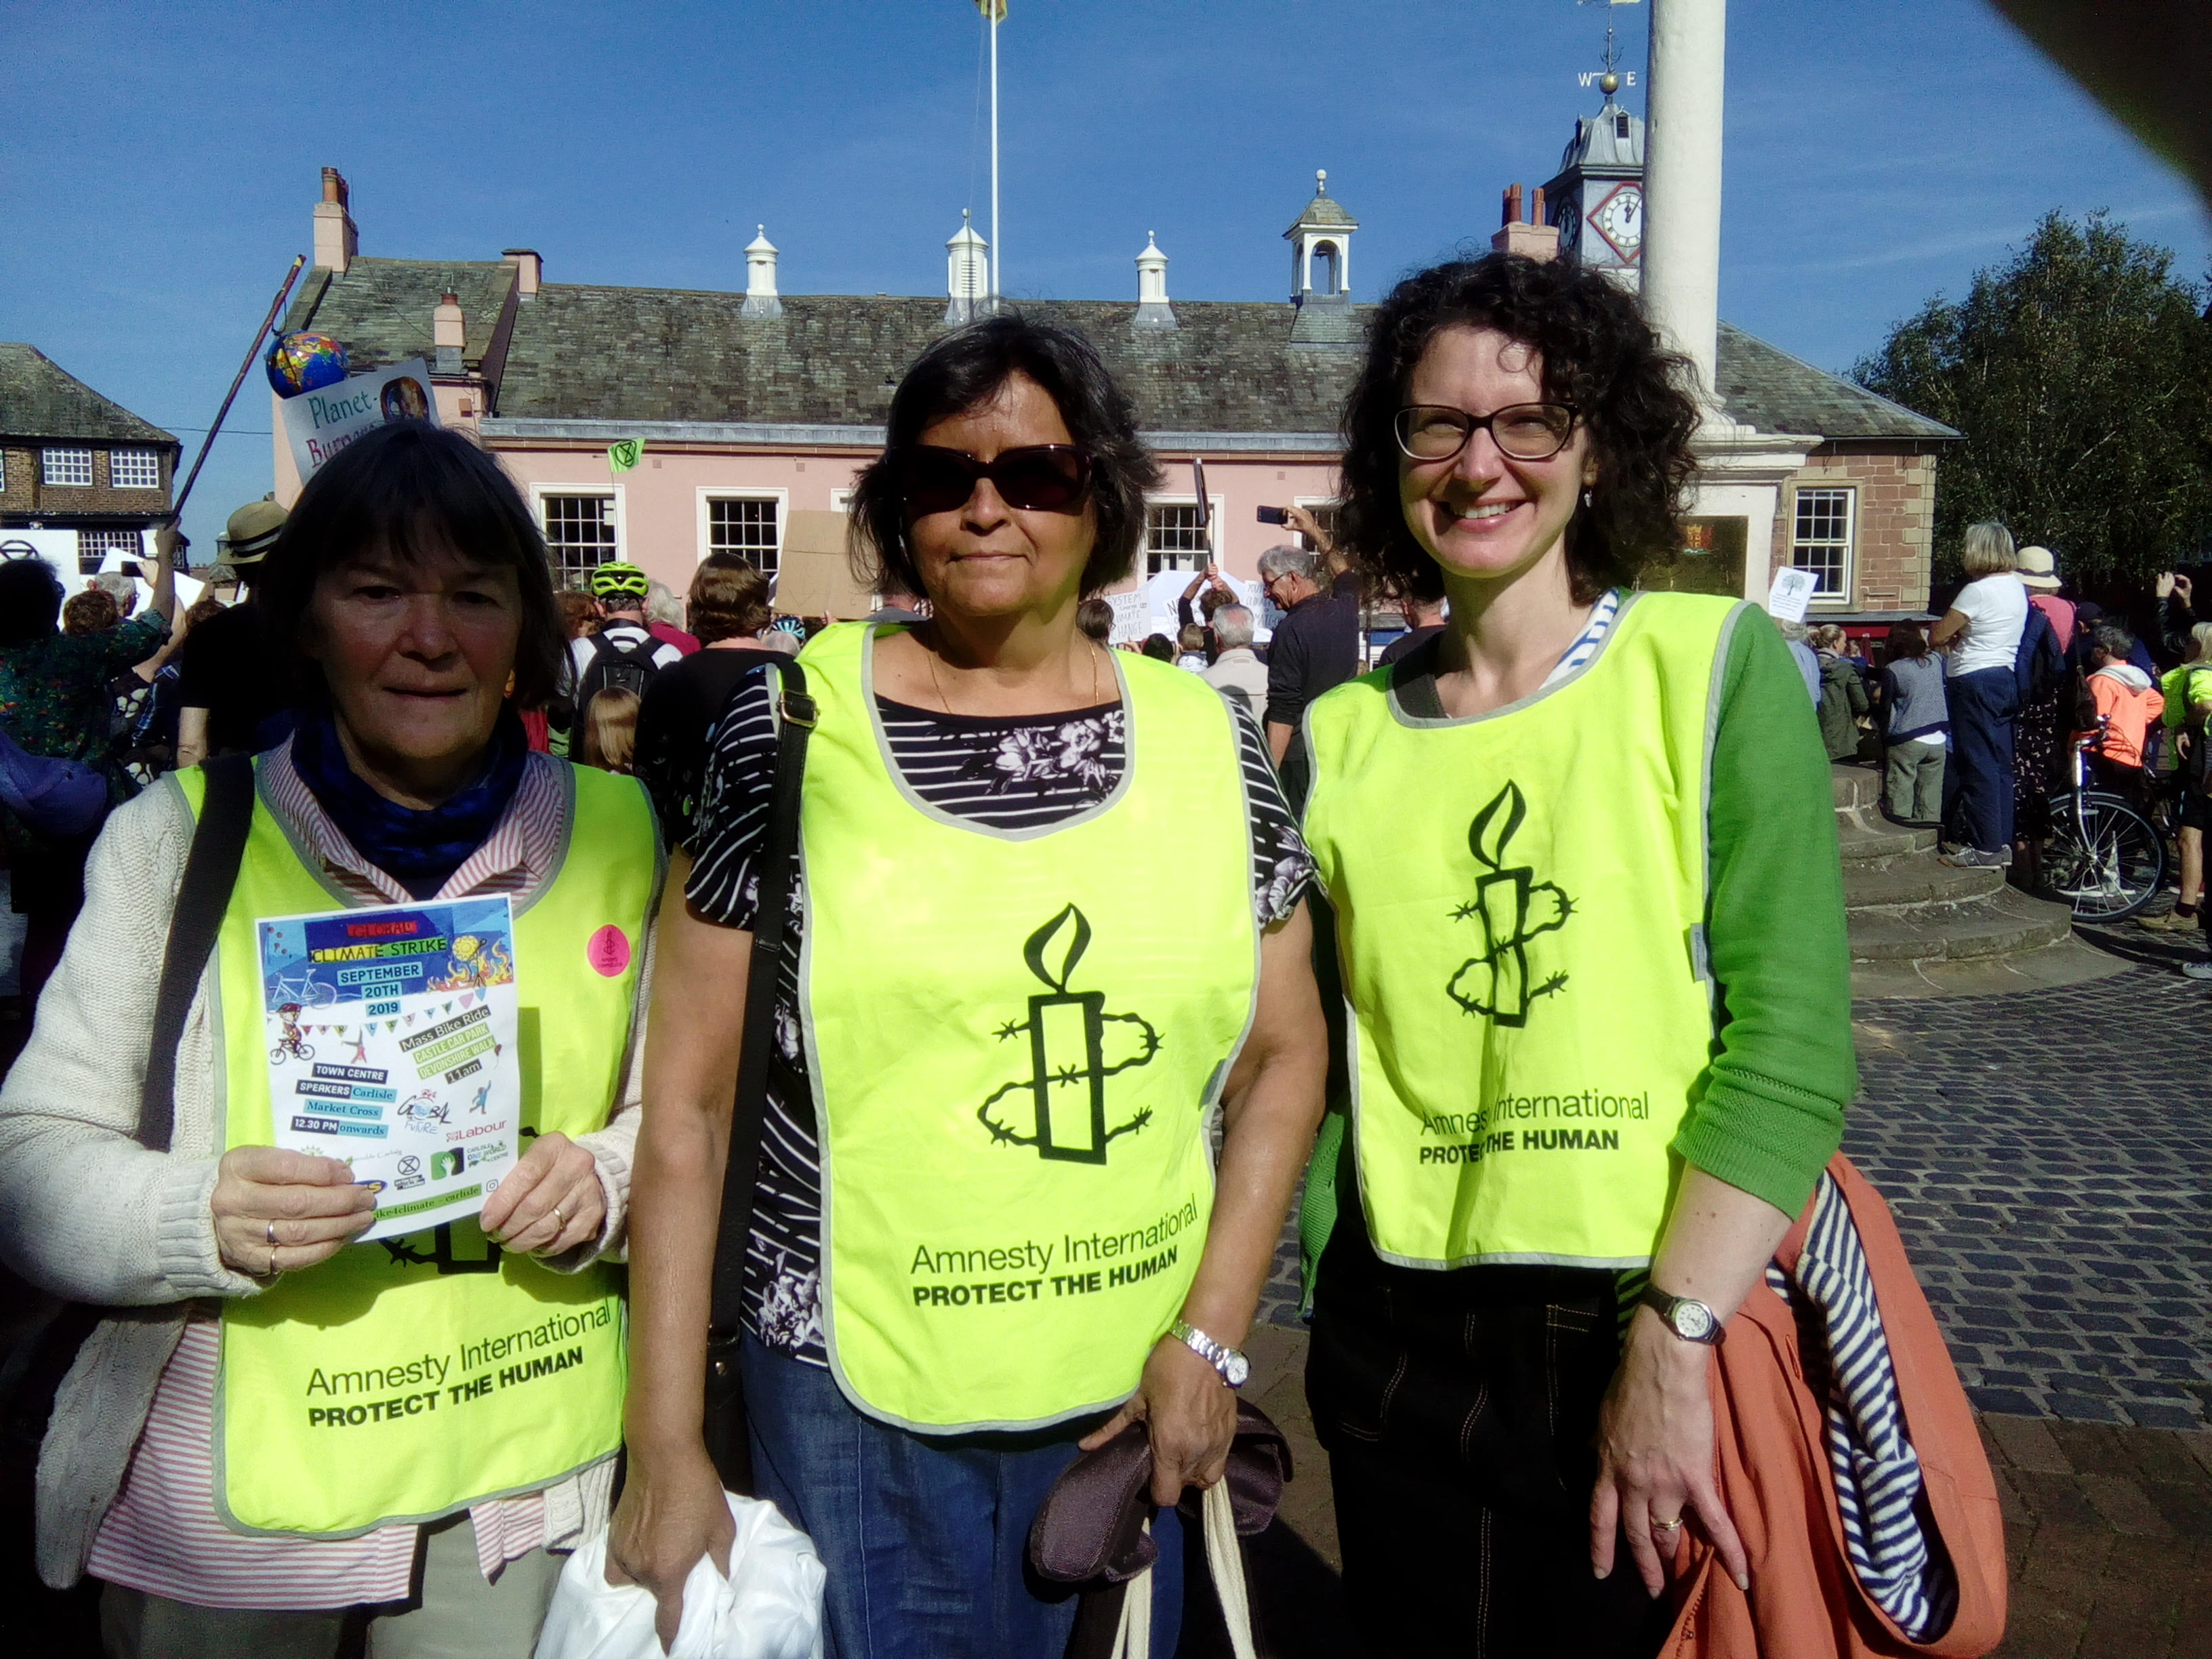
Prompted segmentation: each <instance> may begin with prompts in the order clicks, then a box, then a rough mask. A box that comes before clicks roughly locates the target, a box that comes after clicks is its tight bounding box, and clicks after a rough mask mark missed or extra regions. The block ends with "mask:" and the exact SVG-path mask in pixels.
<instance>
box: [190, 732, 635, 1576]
mask: <svg viewBox="0 0 2212 1659" xmlns="http://www.w3.org/2000/svg"><path fill="white" fill-rule="evenodd" d="M562 772H563V774H564V775H566V776H567V778H568V780H570V782H569V786H568V787H570V788H571V789H572V790H573V810H572V811H571V812H570V815H569V820H568V822H569V825H570V829H569V835H568V846H567V848H566V849H565V851H564V854H563V856H562V861H561V864H560V866H559V869H558V871H557V872H556V874H555V876H554V878H553V879H552V880H551V881H550V883H549V884H547V885H546V886H544V888H542V889H540V890H538V894H537V895H536V896H535V897H534V898H532V899H531V900H529V901H528V902H521V901H518V902H517V904H516V907H515V920H514V939H515V954H516V959H517V960H516V989H517V991H518V992H519V993H520V1030H519V1033H518V1036H519V1040H520V1048H521V1054H520V1060H521V1071H522V1123H523V1132H524V1134H525V1136H526V1137H527V1136H528V1135H530V1134H531V1133H534V1132H544V1131H550V1130H558V1131H560V1132H561V1133H564V1134H567V1135H570V1136H575V1135H579V1134H584V1133H588V1132H590V1131H592V1130H593V1129H597V1128H600V1127H604V1126H605V1123H606V1121H607V1118H608V1116H609V1115H610V1113H611V1110H612V1109H613V1106H614V1104H615V1102H616V1100H617V1097H618V1093H619V1091H620V1089H621V1086H622V1080H623V1061H624V1060H625V1058H626V1057H627V1055H628V1053H629V1037H630V1020H631V1012H632V1008H633V1006H634V1004H635V999H636V993H637V975H638V971H639V967H640V962H641V956H642V953H643V950H644V938H645V927H646V924H647V921H648V919H649V918H650V916H651V914H652V906H653V899H654V896H655V892H656V890H657V888H658V886H659V837H658V835H657V833H656V831H655V829H654V828H653V811H652V808H651V807H650V806H649V805H647V801H646V799H645V796H644V793H643V792H642V791H641V790H640V789H639V787H638V786H637V785H636V783H635V781H633V780H631V779H629V778H618V777H615V776H612V775H609V774H607V773H604V772H598V771H593V770H591V769H586V768H569V767H567V766H563V767H562ZM177 777H178V781H179V784H180V785H181V786H182V787H183V789H184V792H185V799H186V800H187V801H188V803H189V804H190V805H191V808H192V811H194V813H195V814H197V812H198V811H199V807H200V803H201V801H202V799H204V794H205V778H204V774H202V773H201V772H200V771H199V770H198V769H196V768H195V769H192V770H190V771H186V772H183V773H179V774H178V775H177ZM359 902H360V901H358V900H357V899H355V898H353V897H352V896H349V895H348V894H345V893H343V892H342V891H340V890H338V889H337V888H335V887H332V886H328V885H325V883H324V882H323V881H322V879H321V878H319V875H318V874H316V873H314V872H310V871H309V870H308V869H307V866H306V865H305V864H304V863H303V862H302V861H301V857H300V855H299V854H298V853H297V852H296V851H295V849H294V848H293V846H292V843H291V842H290V841H289V838H288V837H287V836H286V834H285V832H284V829H283V826H282V825H281V824H280V823H278V822H277V820H276V817H275V816H274V814H272V813H271V812H270V811H269V810H268V809H267V807H266V806H265V805H261V804H258V803H257V805H256V808H255V811H254V815H253V824H252V831H251V833H250V834H249V835H248V836H247V839H246V856H245V859H244V860H243V862H242V863H241V864H240V868H239V872H238V884H237V886H236V887H235V888H234V890H233V891H232V894H231V899H230V908H228V911H226V912H225V914H224V915H223V921H222V932H221V934H220V935H219V939H218V944H217V947H216V948H217V958H218V962H219V963H220V980H219V987H218V1003H217V1007H216V1011H215V1013H216V1018H217V1019H218V1021H219V1022H220V1024H221V1025H222V1031H223V1065H224V1069H225V1075H226V1079H227V1087H228V1112H227V1115H226V1118H225V1137H224V1139H225V1145H226V1146H267V1145H269V1144H270V1141H271V1140H272V1139H274V1135H273V1129H272V1115H271V1109H270V1093H269V1067H268V1065H267V1060H268V1051H267V1044H268V1039H267V1037H266V1036H264V1035H263V1019H262V1012H261V1010H262V987H261V982H260V960H259V951H258V945H257V940H256V937H255V928H254V923H255V921H256V919H257V918H259V917H264V916H281V915H302V914H306V913H308V912H313V911H318V910H334V909H340V908H355V907H357V906H358V904H359ZM611 930H612V931H611ZM617 931H618V932H619V933H620V934H621V935H622V937H621V939H620V940H619V941H617V939H615V932H617ZM623 1383H624V1359H623V1304H622V1299H621V1295H620V1291H619V1289H618V1286H617V1280H616V1279H615V1277H614V1274H613V1273H612V1272H611V1269H608V1268H605V1267H596V1266H595V1267H587V1268H586V1269H585V1270H584V1271H583V1272H581V1273H556V1272H554V1271H553V1270H552V1269H551V1268H550V1267H546V1266H545V1265H544V1263H543V1262H540V1261H536V1260H534V1259H533V1258H532V1257H530V1256H527V1255H513V1254H511V1253H508V1252H504V1251H502V1250H501V1249H499V1247H498V1246H496V1245H495V1244H493V1243H490V1242H489V1240H487V1239H486V1238H485V1237H484V1236H483V1232H482V1231H480V1230H479V1229H478V1228H477V1224H476V1222H475V1221H474V1219H470V1220H467V1221H465V1222H459V1223H455V1224H453V1225H449V1226H442V1227H438V1228H435V1229H430V1230H427V1231H422V1232H420V1233H411V1234H407V1235H405V1236H403V1237H396V1238H387V1239H381V1240H378V1241H375V1242H374V1243H367V1244H352V1245H349V1246H347V1247H346V1248H345V1249H342V1250H340V1251H339V1252H338V1253H337V1255H334V1256H332V1257H331V1258H330V1259H329V1260H328V1261H323V1262H321V1263H319V1264H318V1265H316V1266H314V1267H309V1268H306V1269H304V1270H303V1271H301V1272H298V1273H287V1274H286V1275H285V1276H284V1277H283V1278H282V1279H279V1280H277V1281H276V1283H275V1284H274V1285H270V1287H269V1288H268V1289H267V1290H265V1291H263V1292H262V1293H261V1294H260V1295H259V1296H257V1297H240V1298H234V1299H231V1300H228V1301H226V1302H225V1303H224V1304H223V1307H222V1372H221V1376H220V1379H219V1381H218V1383H217V1385H216V1432H215V1451H216V1483H215V1485H216V1504H217V1505H218V1506H219V1508H220V1509H221V1510H222V1516H223V1519H224V1520H225V1522H228V1524H229V1525H230V1526H231V1527H233V1528H235V1529H237V1530H239V1531H241V1532H249V1533H261V1532H274V1533H302V1534H317V1535H327V1536H344V1535H349V1534H356V1533H361V1532H365V1531H368V1529H370V1528H374V1527H377V1526H380V1525H382V1524H384V1523H386V1522H394V1521H427V1520H430V1519H434V1518H435V1517H437V1516H441V1515H448V1514H451V1513H453V1511H454V1510H459V1509H462V1508H465V1506H467V1505H468V1504H471V1503H475V1502H478V1501H481V1500H482V1499H484V1498H495V1497H499V1496H501V1495H503V1494H507V1493H513V1492H528V1491H531V1490H532V1489H534V1488H537V1487H539V1486H545V1485H547V1484H549V1483H550V1482H551V1481H554V1480H559V1479H560V1478H561V1477H562V1476H563V1475H566V1474H570V1473H572V1472H573V1471H574V1470H577V1469H580V1468H583V1467H585V1466H586V1465H587V1464H590V1463H592V1462H597V1461H599V1459H601V1458H603V1457H605V1456H608V1455H611V1453H613V1452H614V1451H615V1450H616V1449H617V1448H618V1447H619V1446H620V1445H621V1443H622V1405H623Z"/></svg>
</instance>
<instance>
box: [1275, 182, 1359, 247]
mask: <svg viewBox="0 0 2212 1659" xmlns="http://www.w3.org/2000/svg"><path fill="white" fill-rule="evenodd" d="M1358 228H1359V221H1358V220H1357V219H1355V218H1353V217H1352V216H1351V215H1350V214H1349V213H1347V212H1346V211H1345V210H1344V204H1343V203H1341V202H1340V201H1338V200H1337V199H1336V197H1334V196H1332V195H1330V194H1329V193H1328V191H1326V190H1323V191H1318V192H1317V193H1316V195H1315V197H1314V198H1313V200H1312V201H1310V202H1308V203H1307V204H1306V210H1305V211H1304V213H1301V214H1300V215H1298V216H1297V218H1295V219H1293V220H1292V221H1291V228H1289V229H1288V230H1286V231H1285V232H1284V233H1283V234H1284V235H1285V236H1286V237H1295V236H1296V235H1297V234H1298V233H1299V232H1300V231H1302V230H1357V229H1358Z"/></svg>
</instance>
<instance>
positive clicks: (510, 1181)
mask: <svg viewBox="0 0 2212 1659" xmlns="http://www.w3.org/2000/svg"><path fill="white" fill-rule="evenodd" d="M606 1221H607V1195H606V1192H605V1188H602V1187H601V1186H600V1185H599V1160H598V1159H597V1158H593V1157H592V1155H591V1153H590V1152H586V1150H585V1149H584V1148H583V1147H581V1146H578V1145H577V1144H576V1143H575V1142H574V1141H573V1140H571V1139H568V1136H566V1135H564V1134H562V1133H561V1132H560V1131H559V1130H557V1129H553V1130H548V1131H547V1132H546V1133H544V1134H542V1135H540V1136H538V1139H536V1140H534V1141H532V1143H531V1146H530V1150H529V1151H528V1152H525V1153H524V1154H523V1155H522V1160H521V1162H520V1163H519V1164H516V1165H515V1166H514V1171H513V1174H511V1175H509V1176H507V1179H506V1180H504V1181H502V1182H500V1183H499V1190H498V1191H497V1192H495V1193H494V1194H492V1195H491V1196H490V1197H489V1198H488V1199H486V1200H484V1206H483V1213H482V1214H481V1215H479V1216H478V1217H477V1225H479V1226H481V1227H482V1228H483V1235H484V1237H486V1238H489V1239H490V1240H491V1241H492V1242H493V1243H495V1244H497V1245H498V1246H499V1247H500V1248H501V1249H507V1250H519V1251H521V1252H522V1253H523V1254H524V1255H561V1254H562V1253H563V1252H565V1251H568V1250H573V1249H575V1248H576V1247H577V1246H578V1245H580V1244H588V1243H591V1242H592V1240H593V1239H596V1238H597V1237H599V1230H600V1229H601V1228H602V1227H604V1226H605V1225H606ZM718 1490H719V1489H718Z"/></svg>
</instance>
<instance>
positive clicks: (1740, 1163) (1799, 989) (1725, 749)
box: [1283, 610, 1858, 1216]
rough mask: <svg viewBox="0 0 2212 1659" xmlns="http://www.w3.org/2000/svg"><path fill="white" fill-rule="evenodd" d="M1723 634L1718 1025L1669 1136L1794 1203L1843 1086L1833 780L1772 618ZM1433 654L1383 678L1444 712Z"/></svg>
mask: <svg viewBox="0 0 2212 1659" xmlns="http://www.w3.org/2000/svg"><path fill="white" fill-rule="evenodd" d="M1433 664H1434V653H1433V651H1421V652H1417V653H1413V655H1410V656H1408V657H1407V659H1405V661H1404V662H1403V663H1401V665H1399V676H1400V677H1399V678H1398V679H1397V680H1396V681H1395V690H1396V691H1397V695H1398V699H1399V702H1400V704H1401V706H1402V707H1403V708H1405V710H1406V712H1407V714H1411V715H1414V716H1416V717H1421V716H1427V717H1431V718H1435V717H1440V716H1442V715H1443V713H1444V709H1443V704H1442V702H1440V701H1439V700H1438V698H1437V690H1436V678H1435V673H1434V667H1433ZM1722 677H1723V678H1722V685H1721V702H1720V719H1719V725H1718V726H1717V730H1716V732H1715V734H1714V738H1713V749H1712V779H1711V802H1710V806H1709V809H1708V810H1709V818H1708V825H1707V829H1708V839H1707V845H1708V847H1709V848H1710V854H1709V856H1710V859H1711V867H1710V880H1709V883H1708V888H1707V891H1708V905H1709V909H1708V915H1707V920H1706V943H1707V950H1708V956H1709V959H1710V961H1711V967H1712V973H1713V979H1714V982H1715V984H1716V986H1717V988H1718V991H1719V1006H1718V1012H1717V1032H1718V1039H1719V1040H1718V1042H1717V1050H1716V1053H1715V1054H1714V1056H1713V1061H1712V1077H1711V1083H1710V1085H1708V1087H1707V1088H1706V1090H1705V1094H1704V1096H1703V1097H1701V1098H1700V1099H1699V1101H1698V1102H1697V1103H1695V1104H1694V1105H1693V1106H1692V1108H1691V1109H1690V1111H1689V1113H1688V1114H1687V1115H1686V1116H1685V1117H1684V1119H1683V1120H1682V1123H1681V1127H1680V1128H1679V1129H1678V1130H1677V1131H1676V1133H1675V1135H1674V1143H1673V1145H1674V1151H1675V1152H1678V1153H1679V1154H1680V1156H1681V1157H1682V1158H1684V1159H1685V1160H1686V1161H1687V1162H1689V1163H1691V1164H1695V1165H1696V1166H1697V1167H1698V1168H1699V1169H1701V1170H1705V1171H1706V1172H1707V1173H1708V1174H1710V1175H1712V1176H1716V1177H1717V1178H1718V1179H1719V1180H1722V1181H1725V1182H1728V1183H1729V1185H1730V1186H1731V1187H1736V1188H1741V1189H1742V1190H1743V1191H1745V1192H1747V1193H1750V1194H1753V1196H1755V1197H1758V1198H1761V1199H1764V1200H1766V1202H1768V1203H1769V1204H1771V1205H1773V1206H1774V1207H1775V1208H1777V1209H1778V1210H1780V1211H1783V1212H1784V1213H1786V1214H1789V1215H1793V1216H1794V1215H1796V1213H1797V1212H1799V1211H1800V1210H1802V1208H1804V1206H1805V1201H1806V1200H1807V1199H1808V1198H1809V1197H1811V1195H1812V1192H1813V1187H1814V1182H1817V1181H1818V1180H1819V1179H1820V1170H1821V1169H1822V1168H1823V1167H1824V1166H1825V1165H1826V1164H1827V1161H1828V1160H1829V1158H1832V1157H1833V1156H1834V1155H1835V1152H1836V1148H1837V1147H1838V1145H1840V1144H1841V1142H1842V1139H1843V1132H1844V1105H1845V1103H1847V1102H1849V1100H1850V1097H1851V1096H1852V1094H1853V1093H1854V1092H1855V1091H1856V1090H1857V1087H1858V1065H1857V1060H1856V1058H1855V1057H1854V1055H1853V1054H1852V1050H1851V985H1850V951H1849V948H1848V945H1847V944H1846V940H1845V937H1844V881H1843V867H1842V864H1841V861H1840V860H1839V859H1838V853H1837V845H1836V811H1835V793H1834V788H1833V786H1832V782H1831V780H1830V774H1829V763H1828V757H1827V753H1826V747H1825V745H1824V744H1823V743H1822V741H1821V738H1820V724H1819V721H1818V720H1817V719H1816V717H1815V715H1814V709H1813V705H1812V703H1811V702H1810V701H1809V700H1808V698H1807V697H1806V696H1805V679H1804V676H1803V675H1802V674H1801V673H1800V672H1799V671H1798V669H1797V664H1796V660H1795V659H1793V658H1792V657H1791V656H1790V648H1789V647H1788V646H1787V645H1785V644H1784V642H1783V640H1782V636H1781V635H1780V634H1778V632H1776V630H1775V628H1774V624H1773V623H1772V622H1771V620H1770V619H1769V618H1768V617H1767V616H1766V614H1765V612H1764V611H1755V610H1754V611H1751V612H1750V613H1749V614H1747V615H1746V616H1745V617H1743V618H1742V619H1741V621H1740V622H1739V623H1738V624H1737V625H1736V627H1735V628H1734V629H1732V630H1730V633H1729V653H1728V660H1727V662H1726V664H1725V665H1723V670H1722ZM1304 754H1305V745H1304V743H1297V744H1292V745H1291V752H1290V755H1289V756H1288V757H1285V768H1284V775H1283V781H1284V787H1285V793H1286V794H1287V795H1288V797H1289V799H1290V800H1291V806H1292V809H1293V810H1294V811H1299V812H1303V811H1304V805H1305V799H1306V794H1307V790H1308V787H1309V784H1310V780H1309V778H1308V777H1307V776H1306V775H1305V770H1304V767H1305V763H1304ZM1323 932H1324V934H1325V935H1333V930H1329V929H1327V928H1326V927H1325V928H1324V930H1323ZM1315 954H1316V968H1317V969H1318V970H1319V972H1320V973H1321V975H1322V981H1323V982H1322V1006H1324V1007H1325V1008H1328V1009H1331V1010H1335V1009H1340V1008H1341V1007H1342V1006H1343V997H1342V994H1341V992H1340V989H1339V988H1338V984H1337V972H1336V957H1335V951H1334V939H1333V936H1328V937H1325V939H1324V943H1323V945H1322V948H1321V949H1319V950H1317V951H1316V953H1315ZM1332 1070H1333V1075H1332V1078H1331V1099H1332V1103H1340V1102H1341V1101H1342V1100H1343V1099H1344V1098H1345V1094H1344V1092H1343V1079H1342V1077H1341V1075H1340V1073H1341V1046H1339V1049H1338V1059H1337V1061H1336V1063H1335V1065H1334V1066H1333V1068H1332Z"/></svg>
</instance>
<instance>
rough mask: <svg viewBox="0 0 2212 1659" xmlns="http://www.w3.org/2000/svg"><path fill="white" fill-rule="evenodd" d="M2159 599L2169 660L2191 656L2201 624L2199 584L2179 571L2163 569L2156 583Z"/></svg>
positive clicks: (2161, 632)
mask: <svg viewBox="0 0 2212 1659" xmlns="http://www.w3.org/2000/svg"><path fill="white" fill-rule="evenodd" d="M2153 592H2154V597H2155V598H2156V599H2157V600H2158V624H2159V642H2160V644H2161V645H2162V646H2164V647H2165V648H2166V657H2167V659H2169V660H2179V659H2185V658H2187V656H2188V655H2189V648H2190V635H2191V630H2193V629H2195V628H2196V626H2197V605H2196V600H2197V585H2196V584H2195V583H2194V582H2192V581H2191V580H2190V579H2189V578H2188V577H2186V576H2185V575H2183V574H2181V573H2180V572H2179V571H2176V570H2167V571H2163V572H2161V573H2160V575H2159V577H2158V580H2157V581H2156V583H2155V584H2154V589H2153Z"/></svg>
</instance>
